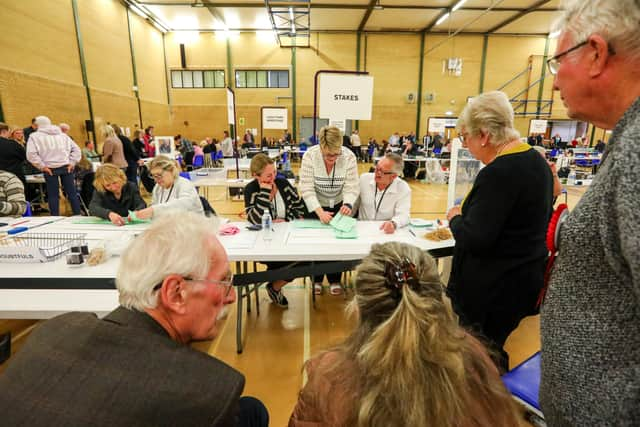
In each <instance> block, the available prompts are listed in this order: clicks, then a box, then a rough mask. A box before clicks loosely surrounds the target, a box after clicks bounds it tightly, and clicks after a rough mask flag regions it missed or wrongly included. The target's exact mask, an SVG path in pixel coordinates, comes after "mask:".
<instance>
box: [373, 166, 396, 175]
mask: <svg viewBox="0 0 640 427" xmlns="http://www.w3.org/2000/svg"><path fill="white" fill-rule="evenodd" d="M373 171H374V172H373V173H374V175H375V174H377V173H380V174H382V175H397V173H396V172H393V171H389V172H385V171H383V170H382V169H380V168H379V167H378V166H376V167H375V168H374V169H373Z"/></svg>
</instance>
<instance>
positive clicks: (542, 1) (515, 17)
mask: <svg viewBox="0 0 640 427" xmlns="http://www.w3.org/2000/svg"><path fill="white" fill-rule="evenodd" d="M546 3H549V0H540V1H538V2H536V3H534V4H533V5H532V6H531V7H529V8H528V9H525V10H523V11H521V12H519V13H517V14H515V15H513V16H512V17H511V18H509V19H506V20H504V21H502V22H501V23H499V24H498V25H496V26H495V27H493V28H490V29H489V30H487V34H491V33H493V32H495V31H497V30H499V29H500V28H502V27H505V26H507V25H509V24H511V23H512V22H514V21H516V20H518V19H520V18H522V17H523V16H525V15H527V14H529V13H531V12H538V11H539V7H540V6H542V5H543V4H546Z"/></svg>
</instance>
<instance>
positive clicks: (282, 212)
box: [244, 153, 306, 307]
mask: <svg viewBox="0 0 640 427" xmlns="http://www.w3.org/2000/svg"><path fill="white" fill-rule="evenodd" d="M249 169H250V170H251V175H252V176H253V177H254V178H255V179H254V180H253V181H251V182H250V183H249V184H248V185H247V186H246V188H245V190H244V205H245V209H246V211H247V219H248V220H249V222H251V223H252V224H260V223H261V221H262V214H264V212H265V210H268V211H269V212H270V214H271V218H273V222H282V221H292V220H294V219H299V218H303V217H304V216H305V213H306V210H305V207H304V203H303V202H302V199H300V196H299V195H298V192H297V191H296V189H295V188H294V187H293V185H291V184H290V183H289V181H288V180H286V179H284V178H277V177H276V168H275V165H274V162H273V160H272V159H270V158H269V156H267V155H266V154H263V153H260V154H258V155H256V156H254V157H253V159H251V165H250V166H249ZM265 264H266V265H267V268H268V269H270V270H273V269H277V268H282V267H284V266H286V265H288V264H289V263H287V262H268V263H265ZM287 282H288V280H276V281H275V282H273V283H269V284H268V285H267V293H268V294H269V297H270V298H271V300H272V301H273V302H274V303H275V304H278V305H279V306H281V307H288V305H289V302H288V301H287V298H286V297H285V296H284V295H283V294H282V291H281V289H282V287H283V286H284V285H286V284H287Z"/></svg>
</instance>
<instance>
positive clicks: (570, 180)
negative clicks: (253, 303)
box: [263, 169, 576, 221]
mask: <svg viewBox="0 0 640 427" xmlns="http://www.w3.org/2000/svg"><path fill="white" fill-rule="evenodd" d="M575 183H576V171H574V170H573V169H571V172H569V176H568V177H567V184H568V185H574V184H575ZM263 221H264V219H263Z"/></svg>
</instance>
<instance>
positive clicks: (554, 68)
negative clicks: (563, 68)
mask: <svg viewBox="0 0 640 427" xmlns="http://www.w3.org/2000/svg"><path fill="white" fill-rule="evenodd" d="M588 42H589V40H585V41H583V42H581V43H578V44H577V45H575V46H574V47H572V48H570V49H567V50H565V51H563V52H560V53H559V54H557V55H555V56H553V57H552V58H549V59H547V68H549V72H550V73H551V74H552V75H554V76H555V75H556V74H558V70H559V69H560V61H559V59H560V58H562V57H563V56H565V55H567V54H569V53H571V52H573V51H574V50H577V49H580V48H581V47H582V46H584V45H586V44H587V43H588Z"/></svg>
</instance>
